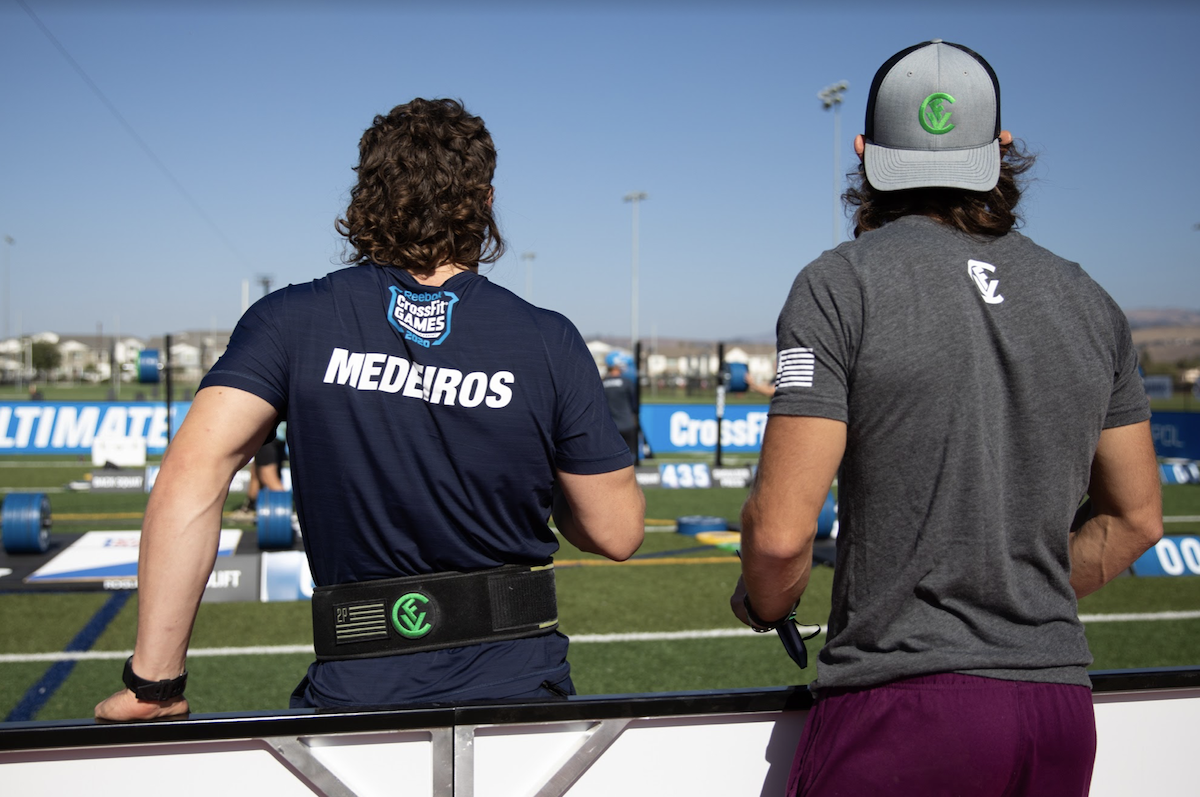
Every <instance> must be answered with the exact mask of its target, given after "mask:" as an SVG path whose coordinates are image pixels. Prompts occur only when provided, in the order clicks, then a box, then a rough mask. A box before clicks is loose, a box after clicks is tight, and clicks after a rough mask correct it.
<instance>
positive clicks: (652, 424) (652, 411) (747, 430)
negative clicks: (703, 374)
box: [638, 404, 767, 454]
mask: <svg viewBox="0 0 1200 797" xmlns="http://www.w3.org/2000/svg"><path fill="white" fill-rule="evenodd" d="M638 416H639V418H640V419H641V422H642V434H643V435H644V436H645V438H646V442H647V443H649V444H650V448H651V450H652V451H654V453H656V454H662V453H670V452H682V451H687V452H694V453H700V452H707V451H715V450H716V447H717V408H716V407H710V406H706V405H704V404H643V405H642V409H641V412H639V413H638ZM766 426H767V405H766V404H760V405H753V404H733V405H729V404H726V405H725V418H724V419H723V420H722V422H721V450H722V451H725V452H730V453H757V452H758V450H759V448H760V446H761V445H762V434H763V429H765V428H766Z"/></svg>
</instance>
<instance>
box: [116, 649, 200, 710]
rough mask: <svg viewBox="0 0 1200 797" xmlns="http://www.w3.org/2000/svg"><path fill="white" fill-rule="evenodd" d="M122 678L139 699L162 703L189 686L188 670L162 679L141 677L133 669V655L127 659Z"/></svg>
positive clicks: (181, 692)
mask: <svg viewBox="0 0 1200 797" xmlns="http://www.w3.org/2000/svg"><path fill="white" fill-rule="evenodd" d="M121 680H122V681H124V682H125V686H127V687H128V688H129V690H130V691H131V692H133V694H134V695H135V696H136V697H137V699H138V700H153V701H155V702H156V703H161V702H162V701H164V700H170V699H171V698H173V697H177V696H179V695H182V694H183V690H184V688H185V687H186V686H187V670H184V671H183V675H180V676H179V677H178V678H164V679H163V680H161V681H147V680H146V679H145V678H139V677H138V675H137V674H136V673H134V671H133V656H130V657H129V658H127V659H126V660H125V672H124V673H122V674H121Z"/></svg>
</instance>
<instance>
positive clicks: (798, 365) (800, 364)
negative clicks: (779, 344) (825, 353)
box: [775, 349, 816, 388]
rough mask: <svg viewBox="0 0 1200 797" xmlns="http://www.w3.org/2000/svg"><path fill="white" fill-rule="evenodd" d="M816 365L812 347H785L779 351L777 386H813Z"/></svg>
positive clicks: (776, 374) (776, 375)
mask: <svg viewBox="0 0 1200 797" xmlns="http://www.w3.org/2000/svg"><path fill="white" fill-rule="evenodd" d="M814 365H816V358H814V357H813V350H812V349H784V350H783V351H781V352H779V366H778V368H777V371H776V373H775V387H776V388H781V387H812V384H813V366H814Z"/></svg>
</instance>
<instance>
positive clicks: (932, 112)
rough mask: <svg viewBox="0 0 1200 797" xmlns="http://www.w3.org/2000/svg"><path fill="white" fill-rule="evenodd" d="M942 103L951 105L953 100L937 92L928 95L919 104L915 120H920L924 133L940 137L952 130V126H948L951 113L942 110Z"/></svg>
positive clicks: (947, 95)
mask: <svg viewBox="0 0 1200 797" xmlns="http://www.w3.org/2000/svg"><path fill="white" fill-rule="evenodd" d="M943 102H950V103H951V104H953V103H954V98H953V97H951V96H950V95H949V94H943V93H942V92H940V91H939V92H937V93H936V94H930V95H929V96H928V97H926V98H925V102H923V103H921V110H920V111H919V112H918V113H917V118H918V119H920V120H921V127H923V128H925V132H926V133H933V134H934V135H935V136H940V135H942V134H943V133H949V132H950V131H951V130H953V129H954V125H952V124H950V114H951V113H952V112H951V111H947V110H945V109H944V108H942V103H943Z"/></svg>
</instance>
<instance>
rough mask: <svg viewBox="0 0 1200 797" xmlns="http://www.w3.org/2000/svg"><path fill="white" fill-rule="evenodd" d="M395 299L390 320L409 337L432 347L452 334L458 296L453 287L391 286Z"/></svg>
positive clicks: (408, 338) (389, 315)
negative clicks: (452, 315)
mask: <svg viewBox="0 0 1200 797" xmlns="http://www.w3.org/2000/svg"><path fill="white" fill-rule="evenodd" d="M391 291H392V303H391V305H389V307H388V321H389V322H390V323H391V325H392V326H394V327H395V328H396V329H398V330H400V332H401V333H403V335H404V339H405V340H411V341H412V342H414V343H416V344H418V345H421V346H424V347H425V348H427V349H428V348H429V347H430V346H437V345H439V344H441V342H442V341H444V340H445V339H446V338H447V337H449V335H450V311H451V310H453V309H454V304H455V302H457V301H458V297H457V296H456V295H454V294H453V293H451V292H450V291H423V292H421V293H414V292H413V291H406V290H402V289H400V288H395V287H393V288H391Z"/></svg>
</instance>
